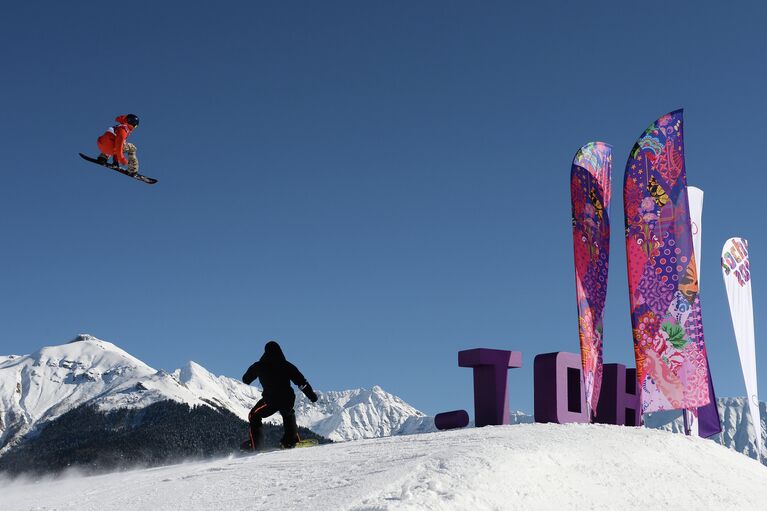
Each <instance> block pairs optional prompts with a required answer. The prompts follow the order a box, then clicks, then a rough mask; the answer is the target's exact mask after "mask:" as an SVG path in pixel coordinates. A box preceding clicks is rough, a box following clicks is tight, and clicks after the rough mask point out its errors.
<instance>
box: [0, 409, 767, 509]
mask: <svg viewBox="0 0 767 511" xmlns="http://www.w3.org/2000/svg"><path fill="white" fill-rule="evenodd" d="M2 494H3V509H9V510H15V509H30V508H35V509H57V510H61V511H66V510H78V511H80V510H94V511H95V510H99V511H101V510H110V509H114V510H119V511H123V510H124V509H153V510H165V509H167V510H175V509H186V510H204V509H217V510H228V509H281V510H304V509H332V510H356V511H362V510H373V509H375V510H398V509H409V510H429V509H432V510H466V509H471V510H485V509H487V510H490V509H492V510H498V509H525V510H536V509H540V510H543V509H597V510H600V509H605V510H614V509H626V510H632V509H636V510H642V511H646V510H648V509H675V508H677V507H678V506H679V505H680V503H682V504H683V505H684V506H685V507H689V508H691V509H763V506H764V502H767V468H765V467H763V466H762V465H760V464H759V463H757V462H756V461H754V460H752V459H749V458H747V457H745V456H742V455H740V454H738V453H735V452H733V451H731V450H728V449H726V448H724V447H721V446H719V445H717V444H714V443H713V442H708V441H705V440H702V439H699V438H695V437H685V436H683V435H678V434H673V433H668V432H664V431H657V430H649V429H646V428H625V427H617V426H604V425H581V424H571V425H565V426H560V425H555V424H523V425H516V426H497V427H485V428H477V429H475V428H472V429H464V430H457V431H449V432H441V433H428V434H423V435H412V436H399V437H388V438H382V439H371V440H361V441H358V442H350V443H342V444H331V445H326V446H319V447H313V448H310V449H297V450H294V451H280V452H272V453H264V454H259V455H256V456H251V457H246V458H234V459H221V460H214V461H208V462H195V463H187V464H182V465H176V466H170V467H163V468H154V469H149V470H136V471H133V472H127V473H119V474H110V475H103V476H96V477H91V478H78V477H71V478H65V479H61V480H57V481H48V482H36V483H29V484H22V483H11V484H6V485H5V487H3V488H2ZM62 495H66V498H62V497H61V496H62Z"/></svg>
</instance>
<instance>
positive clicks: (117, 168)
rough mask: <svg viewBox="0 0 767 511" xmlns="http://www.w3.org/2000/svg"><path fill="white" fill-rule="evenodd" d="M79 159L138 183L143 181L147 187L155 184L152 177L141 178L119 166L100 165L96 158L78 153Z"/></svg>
mask: <svg viewBox="0 0 767 511" xmlns="http://www.w3.org/2000/svg"><path fill="white" fill-rule="evenodd" d="M80 157H81V158H82V159H83V160H86V161H89V162H91V163H95V164H96V165H101V166H102V167H106V168H108V169H112V170H114V171H117V172H119V173H120V174H123V175H125V176H128V177H132V178H133V179H137V180H139V181H143V182H144V183H146V184H148V185H153V184H155V183H156V182H157V180H156V179H155V178H153V177H147V176H142V175H141V174H131V173H130V172H128V171H127V170H126V169H124V168H122V167H120V166H119V165H114V164H112V163H108V162H107V163H101V162H99V161H98V160H97V159H96V158H91V157H90V156H88V155H85V154H83V153H80Z"/></svg>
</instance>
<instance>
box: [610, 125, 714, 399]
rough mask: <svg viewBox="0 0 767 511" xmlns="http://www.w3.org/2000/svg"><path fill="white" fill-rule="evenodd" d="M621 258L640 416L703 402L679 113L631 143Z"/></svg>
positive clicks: (702, 351) (703, 367)
mask: <svg viewBox="0 0 767 511" xmlns="http://www.w3.org/2000/svg"><path fill="white" fill-rule="evenodd" d="M623 203H624V208H625V209H624V211H625V216H626V256H627V259H628V280H629V300H630V302H631V322H632V327H633V334H634V354H635V356H636V363H637V380H638V384H639V385H640V387H641V391H642V413H647V412H654V411H658V410H670V409H680V408H697V407H701V406H704V405H706V404H708V403H709V401H710V397H709V390H708V367H707V364H706V346H705V341H704V339H703V328H702V322H701V319H700V318H701V309H700V298H699V296H698V271H697V268H696V264H695V258H694V256H693V242H692V231H691V228H690V212H689V206H688V202H687V175H686V173H685V165H684V135H683V119H682V110H677V111H674V112H671V113H670V114H667V115H664V116H663V117H661V118H660V119H658V120H657V121H655V122H654V123H653V124H651V125H650V127H649V128H647V130H645V132H644V133H643V134H642V136H640V137H639V138H638V139H637V142H636V144H634V148H633V149H632V151H631V154H630V156H629V159H628V162H627V163H626V173H625V180H624V188H623Z"/></svg>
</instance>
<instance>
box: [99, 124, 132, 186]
mask: <svg viewBox="0 0 767 511" xmlns="http://www.w3.org/2000/svg"><path fill="white" fill-rule="evenodd" d="M115 121H117V122H118V123H119V124H116V125H114V126H112V127H111V128H109V129H107V130H106V131H105V132H104V134H103V135H101V136H100V137H99V138H98V140H97V141H96V144H98V146H99V151H101V154H99V157H98V158H97V160H98V162H99V163H100V164H101V165H104V164H105V163H106V162H107V160H108V159H109V157H110V156H111V157H112V165H113V166H115V167H119V166H120V165H127V166H128V172H129V173H131V174H138V158H137V157H136V146H135V145H133V144H131V143H130V142H126V140H127V138H128V136H129V135H130V134H131V132H132V131H133V130H134V129H136V128H137V127H138V116H137V115H135V114H127V115H120V116H118V117H116V118H115ZM126 154H127V155H128V157H127V158H126V157H125V155H126Z"/></svg>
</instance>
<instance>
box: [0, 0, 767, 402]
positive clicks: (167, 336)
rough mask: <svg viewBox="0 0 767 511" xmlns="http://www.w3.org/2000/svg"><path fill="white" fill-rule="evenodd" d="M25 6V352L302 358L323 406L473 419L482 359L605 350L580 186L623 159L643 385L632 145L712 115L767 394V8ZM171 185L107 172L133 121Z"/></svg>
mask: <svg viewBox="0 0 767 511" xmlns="http://www.w3.org/2000/svg"><path fill="white" fill-rule="evenodd" d="M530 4H534V5H526V6H525V5H517V3H515V2H482V3H479V2H444V1H439V2H426V1H424V2H410V1H392V2H359V1H346V2H330V1H328V2H281V1H280V2H219V3H215V2H214V3H211V2H155V1H151V2H149V1H139V2H130V3H127V4H126V3H119V2H118V3H113V4H109V3H104V2H74V3H72V2H66V3H65V2H50V1H49V2H42V3H41V2H35V3H25V2H13V3H12V4H9V5H6V6H4V7H3V12H2V16H1V17H0V55H2V59H0V70H1V71H0V72H1V73H2V74H1V75H0V77H1V80H0V92H1V94H0V141H1V143H2V146H1V147H2V150H1V151H0V170H1V171H2V184H1V185H0V227H1V229H2V230H1V231H0V232H2V241H3V245H2V250H1V251H0V267H2V285H1V286H0V309H1V310H2V329H1V331H0V353H6V354H7V353H29V352H32V351H34V350H36V349H38V348H39V347H40V346H43V345H48V344H58V343H61V342H65V341H67V340H69V339H71V338H72V337H74V336H75V335H76V334H78V333H80V332H88V333H91V334H93V335H96V336H98V337H100V338H103V339H106V340H109V341H112V342H114V343H116V344H118V345H119V346H121V347H123V348H124V349H126V350H127V351H129V352H131V353H132V354H134V355H136V356H138V357H139V358H141V359H143V360H145V361H146V362H147V363H149V364H150V365H152V366H154V367H157V368H165V369H173V368H176V367H178V366H180V365H182V364H184V363H185V362H186V361H187V360H195V361H197V362H199V363H201V364H202V365H204V366H205V367H207V368H208V369H210V370H212V371H213V372H215V373H217V374H226V375H230V376H233V377H239V376H240V375H241V374H242V372H243V371H244V369H245V368H246V366H247V365H248V364H249V363H250V362H251V361H252V360H254V359H256V358H257V357H258V356H259V355H260V354H261V352H262V348H263V345H264V343H265V342H266V341H267V340H269V339H276V340H278V341H279V342H280V343H282V344H283V346H284V348H285V351H286V353H287V355H288V357H289V358H291V359H293V360H294V361H295V362H296V363H297V365H299V367H300V368H301V369H302V370H303V371H304V373H305V374H306V375H307V376H308V377H309V379H310V381H312V382H313V384H314V385H315V387H317V388H319V389H323V390H331V389H345V388H354V387H362V386H364V387H370V386H372V385H375V384H379V385H381V386H383V387H384V388H385V389H387V390H389V391H391V392H393V393H395V394H398V395H400V396H401V397H402V398H404V399H405V400H407V401H409V402H410V403H412V404H413V405H415V406H416V407H419V408H421V409H423V410H425V411H427V412H430V413H435V412H439V411H444V410H450V409H456V408H465V409H467V410H470V411H471V410H473V404H472V386H471V381H472V380H471V372H470V370H468V369H461V368H458V367H457V351H458V350H460V349H466V348H473V347H490V348H504V349H514V350H521V351H522V352H523V363H524V367H523V368H521V369H516V370H513V371H511V373H510V382H511V385H512V389H511V406H512V407H513V408H515V409H516V408H518V409H522V410H526V411H528V412H531V411H532V395H533V389H532V382H533V373H532V362H533V356H534V355H535V354H537V353H544V352H551V351H574V352H575V351H577V350H578V330H577V316H576V305H575V289H574V275H573V273H574V270H573V262H572V238H571V230H570V198H569V175H570V163H571V160H572V157H573V154H574V153H575V151H576V150H577V149H578V148H579V147H580V146H581V145H582V144H584V143H586V142H589V141H591V140H603V141H605V142H608V143H610V144H612V145H613V146H614V167H613V170H614V174H613V183H614V189H613V190H614V191H613V197H614V200H613V204H612V208H611V211H610V213H611V218H612V225H613V231H612V236H613V244H612V247H611V268H610V270H611V271H610V277H609V279H610V280H609V290H608V296H607V310H606V323H605V360H606V361H607V362H621V363H626V364H628V365H630V366H633V364H634V362H633V351H632V340H631V331H630V317H629V305H628V295H627V293H628V291H627V289H628V284H627V281H626V271H625V250H624V237H623V233H622V230H621V226H622V224H623V204H622V186H623V170H624V166H625V162H626V158H627V156H628V151H629V150H630V149H631V146H632V144H633V143H634V140H635V139H636V137H637V136H639V135H640V133H641V132H642V131H643V130H644V129H645V128H646V127H647V125H648V124H649V123H651V122H652V121H653V120H654V119H656V118H657V117H658V116H660V115H662V114H664V113H666V112H668V111H671V110H674V109H676V108H680V107H682V108H685V120H686V148H687V171H688V179H689V183H690V184H691V185H696V186H699V187H701V188H702V189H703V190H704V191H705V194H706V195H705V203H704V216H703V264H702V284H703V288H702V298H703V312H704V325H705V333H706V341H707V345H708V349H709V355H710V358H711V365H712V371H713V374H714V377H715V386H716V389H717V393H718V394H719V395H720V396H737V395H743V394H744V393H745V391H744V385H743V379H742V376H741V372H740V365H739V362H738V357H737V352H736V348H735V340H734V336H733V333H732V326H731V324H730V318H729V311H728V309H727V303H726V296H725V291H724V286H723V283H722V278H721V273H720V270H719V254H720V251H721V246H722V244H723V243H724V241H725V240H726V239H727V238H728V237H730V236H742V237H745V238H748V239H749V241H750V248H751V252H752V269H753V282H754V288H753V289H754V302H755V310H756V316H757V317H756V329H757V343H758V346H757V356H758V357H759V360H758V367H759V384H760V393H761V397H762V399H764V398H766V397H767V374H765V367H767V360H765V357H767V347H765V345H764V339H765V336H766V335H767V324H765V323H764V321H763V320H762V318H763V317H764V312H765V311H767V292H765V289H766V287H765V286H767V228H766V227H765V223H764V220H763V216H764V215H763V214H757V211H758V209H757V208H760V207H763V204H764V201H765V196H764V189H765V184H766V183H765V177H764V170H765V169H764V165H765V164H764V158H763V151H764V144H765V142H764V140H765V137H767V127H766V126H765V122H764V120H765V114H767V102H766V101H765V94H766V91H767V71H766V69H767V68H766V67H765V65H764V62H765V50H766V49H767V33H766V32H765V31H764V26H765V23H767V6H765V4H764V3H761V2H750V3H745V2H743V3H740V2H739V3H733V4H723V3H721V2H708V3H701V2H644V3H635V2H634V3H624V4H622V5H623V6H624V7H621V6H618V5H616V4H615V3H613V2H603V3H600V4H587V3H585V2H531V3H530ZM128 112H134V113H137V114H138V115H139V116H140V117H141V120H142V124H141V126H140V127H139V129H138V130H137V131H136V132H135V133H134V134H133V135H132V136H131V139H130V140H131V141H132V142H134V143H135V144H136V145H137V146H138V148H139V157H140V162H141V169H142V172H143V173H145V174H147V175H150V176H153V177H156V178H158V179H159V180H160V182H159V184H157V185H155V186H153V187H150V186H147V185H144V184H141V183H138V182H134V181H132V180H130V179H128V178H125V177H122V176H119V175H116V174H113V173H110V172H109V171H107V170H104V169H100V168H99V167H96V166H94V165H91V164H88V163H86V162H83V161H82V160H80V158H79V157H78V156H77V153H78V152H79V151H84V152H89V153H95V151H96V147H95V139H96V137H97V136H98V135H99V134H100V133H101V132H102V131H103V129H104V128H106V127H107V126H109V125H110V124H111V123H112V121H113V118H114V116H115V115H117V114H124V113H128Z"/></svg>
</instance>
